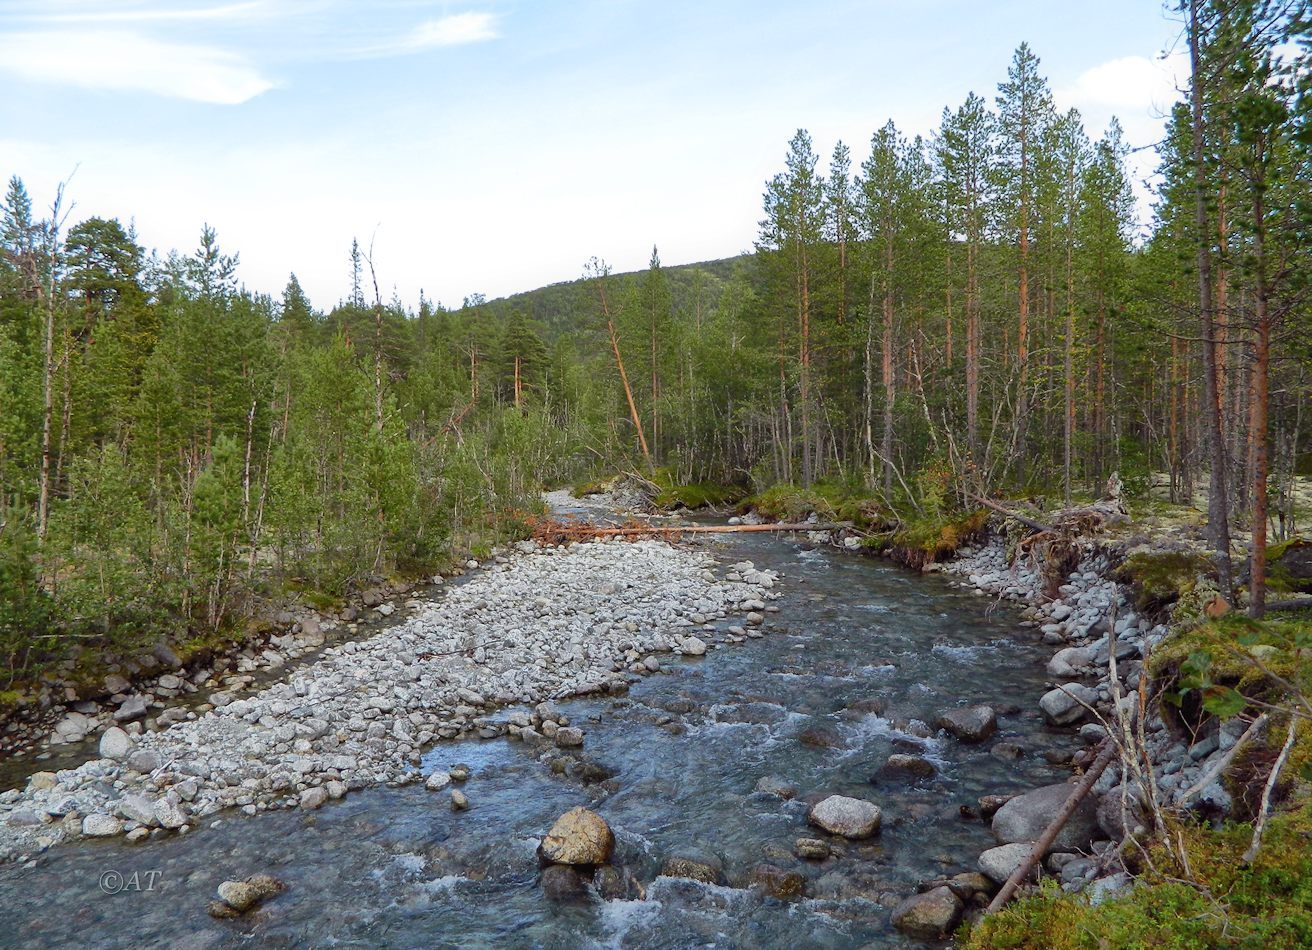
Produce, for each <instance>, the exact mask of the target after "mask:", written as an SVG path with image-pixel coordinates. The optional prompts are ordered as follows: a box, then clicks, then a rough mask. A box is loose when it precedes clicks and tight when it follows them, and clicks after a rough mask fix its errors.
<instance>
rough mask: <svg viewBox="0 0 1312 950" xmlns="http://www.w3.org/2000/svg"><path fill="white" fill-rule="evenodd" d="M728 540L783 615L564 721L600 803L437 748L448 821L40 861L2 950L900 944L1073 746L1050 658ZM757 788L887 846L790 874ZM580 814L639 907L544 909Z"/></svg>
mask: <svg viewBox="0 0 1312 950" xmlns="http://www.w3.org/2000/svg"><path fill="white" fill-rule="evenodd" d="M725 537H726V538H727V540H725V541H723V542H719V543H717V544H716V548H715V550H716V551H717V554H719V555H720V557H721V559H722V560H723V561H724V562H726V563H731V562H733V561H736V560H739V559H741V558H749V559H751V560H753V561H754V562H755V563H756V565H757V566H758V567H762V568H771V569H775V570H779V571H782V572H783V573H784V575H785V576H784V578H783V579H782V581H781V584H780V585H779V586H778V588H777V589H779V590H781V591H782V592H783V594H784V596H783V597H782V598H781V599H780V600H778V601H775V603H776V604H777V605H779V606H780V607H781V612H780V613H779V614H774V615H771V616H770V619H769V621H768V629H769V630H770V633H769V635H768V636H767V637H765V638H764V639H761V640H750V641H748V642H746V643H742V644H738V645H730V646H725V647H724V648H722V649H712V650H711V651H709V652H708V654H707V656H706V657H704V658H699V659H679V658H673V657H669V656H665V657H662V662H663V665H664V666H665V667H666V669H667V670H668V673H666V674H662V675H657V676H651V677H647V678H646V679H644V680H643V681H642V682H641V683H639V684H637V685H635V686H634V687H633V689H632V690H631V692H630V693H629V694H628V695H627V696H624V697H619V698H604V699H587V700H578V701H575V702H571V703H565V704H561V708H562V710H563V711H565V712H566V713H567V714H568V715H569V716H570V718H571V719H572V720H573V721H574V723H575V724H576V725H580V726H582V727H583V729H584V730H585V732H586V735H587V740H586V744H585V746H584V752H585V753H586V756H587V757H588V759H590V760H592V761H594V762H597V763H599V764H601V765H603V766H605V767H606V768H607V769H608V770H610V771H613V772H614V773H615V776H614V778H613V779H612V780H611V781H609V782H607V783H604V784H602V785H585V784H582V783H580V782H579V781H578V780H576V779H574V778H570V777H565V776H559V775H555V774H553V773H552V772H551V771H550V769H549V768H548V767H547V766H546V765H545V764H543V763H542V762H540V761H538V760H537V759H536V758H535V757H534V755H533V753H532V751H530V750H528V749H526V748H525V747H524V746H523V745H521V744H520V743H518V742H512V741H509V740H506V739H495V740H490V741H485V742H478V741H466V742H460V743H444V744H441V745H438V746H437V747H435V748H434V749H433V750H432V751H430V752H429V754H428V755H427V756H426V758H425V764H426V766H428V767H431V768H445V767H448V766H450V765H453V764H455V763H456V762H465V763H467V764H469V765H470V766H471V767H472V771H473V775H472V777H471V778H470V780H469V781H468V782H467V783H466V784H465V786H464V790H465V791H466V793H467V794H468V796H469V798H470V801H471V807H470V809H469V810H468V811H466V812H461V813H454V812H452V811H450V810H449V808H448V806H447V801H448V799H447V795H446V793H445V792H442V793H432V792H427V791H425V790H424V789H423V788H422V787H415V786H411V787H408V788H401V789H374V790H365V791H360V792H354V793H352V794H350V795H348V796H347V798H346V799H344V800H342V801H340V802H332V803H329V805H327V806H325V807H324V808H323V809H321V810H319V811H317V812H313V813H309V814H306V813H302V812H279V813H270V814H262V815H260V816H258V817H255V818H245V817H243V816H241V815H240V814H237V813H233V814H231V815H230V816H223V817H222V819H221V821H220V822H219V824H218V826H217V827H212V826H211V825H210V824H209V823H206V824H205V826H203V827H202V828H201V829H199V830H198V831H196V832H193V833H192V834H190V835H186V836H183V837H174V838H168V839H162V840H160V841H157V842H152V843H150V844H147V845H139V846H131V845H127V844H126V843H123V842H121V841H118V842H110V843H103V842H82V843H76V844H72V845H63V846H59V847H57V848H55V849H53V850H52V851H51V852H49V853H48V854H46V855H44V856H42V857H41V858H40V859H39V860H38V861H37V862H35V864H36V866H35V867H28V868H20V867H5V868H3V869H0V925H2V926H3V928H4V929H3V931H0V934H3V936H0V944H3V945H6V946H32V947H36V946H42V947H45V946H73V945H77V946H87V945H95V946H124V947H126V946H133V947H140V946H153V945H168V946H174V947H182V946H236V945H249V944H250V943H251V942H252V941H254V942H256V943H265V944H273V945H285V946H302V945H316V946H347V947H355V946H362V947H363V946H401V947H409V946H415V947H418V946H425V947H478V946H490V945H497V946H511V947H579V946H592V947H603V946H624V947H688V946H716V947H797V946H816V947H853V946H871V945H874V946H905V945H908V941H906V939H905V938H903V937H901V936H900V935H899V934H897V933H896V932H895V931H893V930H892V929H891V927H890V926H889V923H888V910H887V907H886V906H885V905H886V904H888V903H891V902H892V900H893V898H894V897H896V896H902V895H905V894H907V893H910V892H912V891H913V890H914V889H915V885H916V883H917V882H919V881H921V880H924V879H927V878H930V877H934V876H937V875H940V874H945V873H946V874H951V873H955V872H957V871H961V870H970V869H973V867H974V860H975V857H976V855H978V853H979V852H980V851H981V850H982V849H983V848H985V847H988V846H990V845H991V844H992V839H991V836H990V835H989V833H988V829H987V827H986V826H985V825H984V824H983V823H981V822H979V821H967V820H963V819H962V818H961V817H960V815H959V806H961V805H962V804H973V803H974V802H975V800H976V799H977V798H978V797H979V796H980V795H984V794H990V793H994V792H1003V791H1009V790H1021V789H1024V788H1027V787H1032V786H1034V785H1037V784H1043V783H1048V782H1053V781H1060V780H1061V777H1062V775H1063V772H1062V770H1060V769H1056V768H1054V767H1052V766H1049V765H1047V764H1046V762H1045V760H1044V759H1043V755H1042V753H1043V751H1044V750H1045V749H1047V748H1061V749H1068V748H1070V747H1071V746H1072V744H1073V742H1072V739H1071V737H1069V736H1066V735H1052V734H1047V733H1045V732H1044V731H1043V728H1042V722H1041V719H1040V717H1039V715H1038V713H1037V710H1036V699H1037V697H1038V695H1040V693H1041V689H1042V684H1043V664H1044V662H1045V661H1046V659H1047V653H1046V652H1045V651H1044V650H1043V649H1042V648H1041V647H1040V645H1039V644H1038V643H1037V641H1036V639H1035V637H1034V636H1033V635H1032V633H1028V632H1026V631H1025V630H1024V629H1022V628H1019V627H1018V626H1017V623H1016V621H1017V617H1016V615H1015V614H1014V613H1012V612H1010V611H1007V610H1005V609H1002V608H999V610H998V611H997V612H996V613H994V614H993V615H989V614H988V613H987V612H986V605H987V602H986V601H984V600H983V599H982V598H977V597H974V596H972V595H970V594H969V593H967V592H965V591H963V590H960V589H956V588H953V587H951V586H949V584H948V583H947V582H946V581H945V580H944V579H942V578H940V577H937V576H935V575H930V576H925V577H922V576H919V575H915V574H911V573H908V572H904V571H902V570H900V569H898V568H895V567H893V566H890V565H888V564H887V563H886V562H883V561H878V560H874V559H867V558H861V557H856V556H852V555H844V554H840V553H838V552H832V551H829V550H812V549H807V548H804V547H801V546H799V545H797V544H795V543H793V542H790V541H786V540H779V539H775V538H771V537H765V536H761V535H737V536H725ZM874 698H879V699H883V700H885V701H886V702H887V704H888V709H887V710H886V712H885V713H884V714H883V715H875V714H873V713H870V712H862V711H860V709H852V708H850V707H851V706H852V704H854V703H858V704H859V703H860V701H862V700H870V699H874ZM971 702H990V703H992V704H995V705H997V706H1000V707H1004V708H1006V707H1011V706H1012V704H1014V708H1018V709H1020V710H1022V711H1021V712H1017V713H1012V714H1006V715H1003V716H1002V717H1001V720H1000V729H999V735H998V737H997V738H996V739H994V740H992V741H991V742H990V743H985V744H984V745H983V746H966V745H961V744H958V743H956V742H955V741H953V740H951V739H948V738H944V737H942V736H939V735H936V736H935V737H933V738H930V739H918V738H916V737H915V736H912V735H908V734H907V733H905V732H903V731H901V730H899V729H898V728H897V726H896V725H895V720H896V721H900V722H905V721H906V720H910V719H917V718H918V719H921V720H924V721H928V722H932V721H933V719H934V717H935V716H936V714H937V713H938V712H939V711H941V710H942V709H945V708H949V707H952V706H957V705H964V704H967V703H971ZM676 733H677V734H676ZM803 733H807V735H806V738H807V739H808V740H809V741H801V740H800V739H799V736H801V735H802V734H803ZM1002 739H1007V740H1010V741H1016V742H1019V743H1020V744H1021V745H1022V746H1024V747H1025V748H1026V749H1027V750H1028V754H1027V755H1026V756H1025V757H1024V758H1022V759H1021V760H1020V762H1018V763H1004V762H1001V761H999V760H998V759H996V758H994V757H993V756H992V755H990V754H989V751H988V747H989V745H991V744H992V742H996V741H999V740H1002ZM816 742H819V743H821V744H814V743H816ZM902 749H908V750H912V751H920V752H921V753H923V754H925V755H926V756H928V757H929V758H930V759H931V760H932V761H934V762H935V763H936V764H937V765H938V766H939V774H938V775H937V776H935V777H934V778H932V779H929V780H922V781H921V782H920V783H918V784H904V783H900V782H894V781H886V780H884V779H876V780H875V781H874V782H873V783H872V781H871V777H872V776H874V775H875V773H876V772H877V771H878V768H879V766H880V765H881V764H882V763H883V761H884V759H885V758H886V757H887V755H888V754H889V753H890V752H893V751H899V750H902ZM765 775H772V776H777V777H778V778H781V779H783V780H785V781H786V782H788V783H790V784H792V785H794V786H796V787H797V789H798V791H799V793H800V797H805V796H807V795H811V794H815V793H830V792H842V793H847V794H852V795H857V796H861V797H864V798H869V799H871V800H873V801H875V802H877V803H878V804H880V805H881V806H882V807H883V809H884V827H883V831H882V833H881V834H880V836H879V837H878V838H876V839H873V840H872V841H871V842H869V843H850V844H847V845H845V846H844V851H845V854H844V856H843V857H842V858H831V859H828V860H827V861H825V862H823V863H816V862H803V861H800V860H797V859H795V858H793V857H792V856H791V850H792V845H793V842H794V841H795V840H796V838H798V837H799V836H802V835H809V834H811V832H810V831H808V828H807V824H806V805H805V802H804V801H802V800H795V801H792V802H784V801H781V800H780V799H778V798H775V797H772V796H767V795H762V794H757V793H755V792H754V789H755V786H756V783H757V780H758V779H760V778H761V777H762V776H765ZM575 805H588V806H589V807H593V808H595V809H596V810H597V811H599V812H600V813H601V814H602V815H604V816H605V817H606V818H607V820H608V821H609V822H610V824H611V826H612V827H613V828H614V829H615V832H616V836H617V838H618V845H617V852H616V858H615V860H616V863H617V864H622V865H624V866H625V867H627V868H628V869H629V870H630V871H631V872H632V873H633V875H634V876H635V877H636V878H637V879H638V880H639V881H641V882H643V883H644V884H645V885H646V889H647V899H646V900H645V901H638V900H633V901H610V902H603V901H600V900H597V899H595V898H589V899H588V900H586V901H583V902H581V903H577V904H569V905H553V904H551V903H550V902H548V901H547V900H546V899H545V898H544V897H543V896H542V895H541V892H540V891H539V889H538V887H537V877H538V865H537V861H536V859H535V856H534V849H535V847H536V845H537V839H538V837H539V836H540V835H542V834H543V833H544V832H545V831H546V829H547V828H548V827H549V826H550V825H551V823H552V821H553V820H554V819H555V817H556V816H557V815H559V814H560V813H561V812H562V811H564V810H566V809H568V808H570V807H573V806H575ZM672 855H686V856H692V857H708V858H710V859H712V860H715V861H717V862H718V863H720V864H722V866H723V868H724V871H725V876H726V879H727V883H728V884H729V885H741V884H743V883H745V878H746V876H747V875H748V874H749V873H750V871H751V869H752V868H753V867H755V866H756V865H758V864H761V863H765V862H768V863H772V864H775V865H778V866H781V867H784V868H786V869H789V870H799V871H801V872H802V873H803V874H805V875H806V877H807V878H808V884H807V893H808V897H807V898H805V899H804V900H802V901H800V902H797V903H785V902H781V901H777V900H773V899H769V898H765V897H762V896H761V895H760V894H758V893H757V892H755V891H752V890H747V889H743V888H741V887H732V886H714V885H702V884H697V883H694V882H690V881H683V880H675V879H670V878H664V877H658V876H657V875H658V871H659V867H660V864H661V862H662V861H663V860H664V859H665V858H667V857H669V856H672ZM262 871H269V872H272V873H274V874H276V875H277V876H279V877H280V878H282V879H283V880H284V881H286V882H287V884H288V890H287V892H286V893H284V894H283V895H281V896H280V897H278V898H276V899H274V900H272V901H271V902H269V903H268V904H267V905H266V906H265V908H264V909H263V910H261V911H260V912H258V913H257V914H255V915H252V916H251V917H248V918H247V919H244V920H241V921H235V922H229V921H214V920H211V919H210V918H209V917H208V916H207V915H206V912H205V906H206V904H207V903H208V901H209V900H210V899H211V898H212V897H213V896H214V889H215V887H216V886H217V885H218V884H219V883H220V882H221V881H223V880H226V879H230V878H240V877H245V876H247V875H250V874H253V873H256V872H262ZM106 872H110V874H109V877H108V879H107V880H106V881H104V883H106V884H108V885H109V887H108V890H115V889H116V888H117V887H118V886H119V885H120V880H121V885H122V889H121V890H119V892H118V893H113V894H109V893H105V889H104V888H102V886H101V885H102V875H105V874H106ZM134 872H135V873H136V875H137V877H136V878H135V883H134V879H133V877H132V875H133V873H134ZM150 872H157V873H155V874H153V875H152V874H151V873H150ZM115 873H117V874H120V875H122V878H121V879H120V878H119V877H115V876H114V874H115Z"/></svg>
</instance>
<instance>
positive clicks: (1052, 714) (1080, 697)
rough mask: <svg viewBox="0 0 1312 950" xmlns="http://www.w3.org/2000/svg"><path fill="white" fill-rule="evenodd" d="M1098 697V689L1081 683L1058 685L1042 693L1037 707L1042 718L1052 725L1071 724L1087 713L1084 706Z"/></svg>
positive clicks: (1092, 702) (1089, 704) (1090, 703)
mask: <svg viewBox="0 0 1312 950" xmlns="http://www.w3.org/2000/svg"><path fill="white" fill-rule="evenodd" d="M1097 699H1098V691H1097V690H1096V689H1093V688H1092V687H1089V686H1085V685H1083V684H1082V683H1072V684H1071V685H1069V686H1059V687H1057V688H1056V689H1052V690H1049V691H1048V692H1046V693H1044V694H1043V698H1042V699H1040V700H1039V708H1040V709H1042V710H1043V718H1044V719H1046V720H1047V721H1048V724H1049V725H1052V726H1073V725H1075V724H1076V723H1077V722H1079V721H1080V720H1082V719H1083V718H1084V717H1085V716H1086V715H1087V714H1088V709H1087V708H1086V706H1092V705H1093V704H1094V703H1095V702H1096V701H1097Z"/></svg>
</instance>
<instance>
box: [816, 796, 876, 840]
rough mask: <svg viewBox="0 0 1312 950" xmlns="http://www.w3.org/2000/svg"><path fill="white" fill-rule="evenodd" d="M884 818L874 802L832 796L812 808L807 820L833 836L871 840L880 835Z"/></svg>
mask: <svg viewBox="0 0 1312 950" xmlns="http://www.w3.org/2000/svg"><path fill="white" fill-rule="evenodd" d="M882 817H883V815H882V813H881V812H880V810H879V806H878V805H876V804H875V803H874V802H867V801H863V800H862V799H860V798H848V797H847V796H846V795H830V796H829V797H828V798H826V799H824V800H822V801H820V802H818V803H817V804H815V805H813V806H812V807H811V812H810V814H808V815H807V820H808V821H810V822H811V824H813V825H815V826H816V827H817V828H823V829H824V830H825V831H827V832H829V833H830V834H831V835H841V836H842V837H844V838H869V837H870V836H871V835H874V834H878V832H879V823H880V819H881V818H882Z"/></svg>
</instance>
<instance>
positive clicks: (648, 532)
mask: <svg viewBox="0 0 1312 950" xmlns="http://www.w3.org/2000/svg"><path fill="white" fill-rule="evenodd" d="M529 524H530V526H531V527H532V529H533V537H534V538H535V539H536V540H537V541H538V542H539V543H542V544H564V543H567V542H570V541H595V540H597V539H598V538H635V539H636V538H665V539H673V538H679V537H682V536H683V535H685V534H745V533H748V532H755V531H783V532H788V531H836V530H839V529H844V528H847V527H849V526H848V525H846V524H841V523H833V522H818V523H810V522H802V523H801V524H731V525H660V524H646V523H639V522H637V521H629V522H628V523H626V524H623V525H620V526H618V527H611V528H607V527H599V526H597V525H595V524H592V523H590V522H586V521H565V520H556V519H551V518H547V519H543V520H540V521H538V520H532V519H530V522H529Z"/></svg>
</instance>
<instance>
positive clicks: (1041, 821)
mask: <svg viewBox="0 0 1312 950" xmlns="http://www.w3.org/2000/svg"><path fill="white" fill-rule="evenodd" d="M1074 787H1075V786H1073V785H1067V784H1064V783H1063V784H1060V785H1045V786H1044V787H1043V788H1036V789H1035V790H1034V791H1032V792H1026V793H1025V794H1024V795H1017V796H1016V797H1015V798H1013V799H1011V800H1010V801H1008V802H1007V804H1005V805H1003V806H1002V807H1001V808H999V809H998V810H997V813H996V814H994V816H993V836H994V837H995V838H997V839H998V841H1000V842H1002V843H1003V844H1011V843H1012V842H1017V841H1037V840H1038V837H1039V835H1041V834H1043V831H1044V829H1045V828H1047V827H1048V825H1049V824H1051V823H1052V820H1053V819H1054V818H1056V817H1057V813H1058V812H1059V811H1061V808H1062V806H1063V805H1064V804H1066V799H1067V798H1068V797H1070V794H1071V791H1072V790H1073V789H1074ZM1098 830H1099V829H1098V807H1097V805H1095V804H1094V800H1093V798H1092V797H1087V796H1086V797H1085V799H1084V800H1083V801H1082V802H1080V804H1079V807H1078V808H1076V809H1075V813H1074V814H1072V815H1071V817H1070V820H1068V821H1067V822H1066V824H1065V826H1064V827H1063V828H1062V829H1061V831H1060V832H1059V833H1058V835H1057V839H1056V840H1055V841H1054V842H1053V843H1052V847H1051V848H1050V849H1049V850H1050V851H1082V850H1084V849H1086V848H1087V847H1088V846H1089V843H1090V842H1091V841H1093V839H1094V836H1096V835H1097V834H1098ZM985 873H988V872H985Z"/></svg>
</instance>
